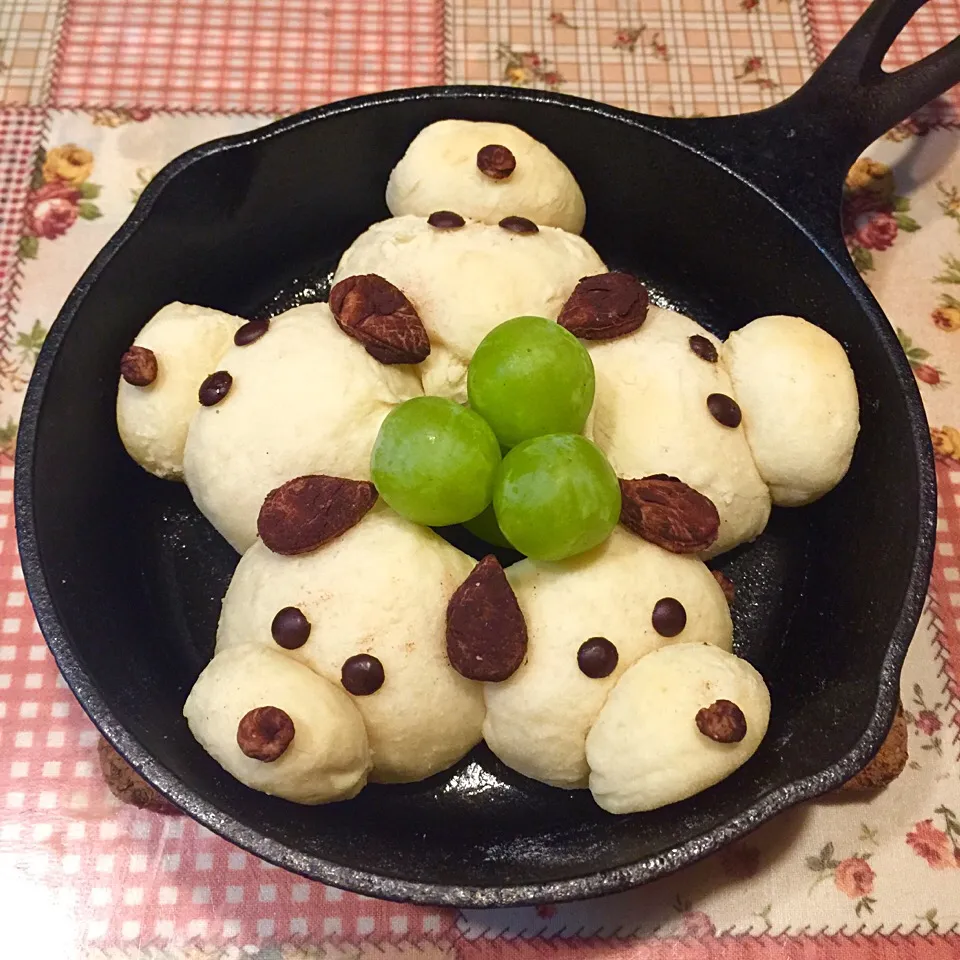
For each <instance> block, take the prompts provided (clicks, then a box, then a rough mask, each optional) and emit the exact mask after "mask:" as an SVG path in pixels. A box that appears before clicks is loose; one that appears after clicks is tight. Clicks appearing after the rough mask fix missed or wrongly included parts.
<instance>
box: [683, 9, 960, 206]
mask: <svg viewBox="0 0 960 960" xmlns="http://www.w3.org/2000/svg"><path fill="white" fill-rule="evenodd" d="M925 2H926V0H874V3H872V4H871V5H870V6H869V7H868V8H867V10H866V11H865V12H864V14H863V16H861V17H860V19H859V20H858V21H857V22H856V23H855V24H854V25H853V27H851V29H850V31H849V32H848V33H847V34H846V36H844V38H843V39H842V40H841V41H840V43H838V44H837V46H836V48H835V49H834V50H833V52H832V53H831V54H830V56H828V57H827V58H826V60H824V62H823V63H822V64H821V65H820V67H819V68H818V69H817V70H816V71H815V72H814V74H813V76H811V77H810V79H809V80H808V81H807V82H806V83H805V84H804V85H803V86H802V87H801V88H800V89H799V90H798V91H797V92H796V93H794V94H793V95H792V96H791V97H789V98H787V99H786V100H784V101H783V102H782V103H780V104H777V105H776V106H775V107H771V108H769V109H766V110H761V111H758V112H756V113H750V114H743V115H741V116H739V117H728V118H717V119H716V120H712V121H711V120H705V121H699V122H695V123H697V127H698V129H697V131H696V132H694V131H689V132H694V136H693V137H690V136H689V132H688V134H687V135H686V136H684V137H683V139H685V140H687V141H688V142H689V141H690V140H693V141H694V143H695V144H696V146H698V147H699V148H700V149H701V150H702V151H703V152H704V153H706V154H709V155H711V156H713V157H715V158H716V159H717V160H720V161H721V162H722V163H724V164H725V165H726V166H729V167H730V168H731V169H733V170H734V171H735V172H736V173H738V174H740V175H741V176H743V177H744V179H747V180H750V181H751V182H753V183H754V184H755V185H756V186H758V187H760V189H761V190H763V191H764V192H765V193H767V194H768V195H770V196H771V197H772V198H773V199H775V200H776V201H777V202H779V203H780V204H781V205H782V206H783V207H785V208H786V209H787V210H789V211H790V212H793V213H795V214H798V215H800V216H802V217H803V219H804V220H805V221H807V222H810V219H811V214H814V213H820V214H821V215H823V216H829V217H830V218H831V219H832V223H833V224H834V225H835V222H836V217H837V208H838V194H839V190H840V188H841V185H842V183H843V178H844V177H845V176H846V173H847V171H848V170H849V169H850V167H851V166H852V165H853V163H854V161H855V160H856V158H857V156H858V155H859V154H860V153H861V152H862V151H863V150H864V149H866V148H867V147H868V146H869V145H870V144H871V143H872V142H873V141H874V140H876V139H877V138H878V137H880V136H882V135H883V134H884V133H885V132H886V131H887V130H889V129H890V128H891V127H893V126H895V125H896V124H897V123H899V122H900V121H902V120H905V119H906V118H907V117H909V116H910V114H912V113H914V112H915V111H916V110H918V109H920V107H922V106H923V105H924V104H926V103H928V102H929V101H930V100H933V99H934V98H935V97H938V96H939V95H940V94H942V93H945V92H946V91H947V90H949V89H950V87H952V86H953V85H954V84H956V83H960V37H957V38H955V39H953V40H951V41H950V43H948V44H947V45H946V46H945V47H942V48H941V49H940V50H938V51H936V52H935V53H932V54H930V55H929V56H927V57H925V58H924V59H923V60H920V61H918V62H917V63H914V64H912V65H911V66H909V67H904V68H903V69H901V70H897V71H896V72H894V73H888V72H887V71H885V70H884V69H883V68H882V66H881V64H882V62H883V58H884V55H885V54H886V52H887V51H888V50H889V49H890V46H891V45H892V44H893V41H894V40H895V39H896V38H897V36H898V35H899V33H900V31H901V30H903V28H904V27H905V26H906V25H907V23H908V22H909V20H910V18H911V17H912V16H913V14H914V13H916V11H917V10H918V9H919V8H920V7H921V6H923V4H924V3H925Z"/></svg>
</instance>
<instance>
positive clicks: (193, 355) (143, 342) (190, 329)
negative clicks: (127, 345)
mask: <svg viewBox="0 0 960 960" xmlns="http://www.w3.org/2000/svg"><path fill="white" fill-rule="evenodd" d="M243 323H244V321H243V320H241V319H240V318H239V317H234V316H231V315H230V314H229V313H221V312H220V311H219V310H211V309H209V308H208V307H196V306H193V305H192V304H189V303H168V304H167V305H166V306H165V307H164V308H163V309H162V310H159V311H158V312H157V313H155V314H154V315H153V317H152V318H151V319H150V320H148V321H147V323H146V325H145V326H144V328H143V329H142V330H141V331H140V333H139V334H138V335H137V338H136V340H134V341H133V345H134V346H135V347H144V348H146V349H148V350H150V351H152V352H153V354H154V356H155V357H156V360H157V378H156V380H154V381H153V383H151V384H150V385H149V386H145V387H135V386H133V385H132V384H129V383H127V381H126V380H124V379H123V378H122V377H121V378H120V386H119V388H118V389H117V428H118V430H119V431H120V439H121V440H122V441H123V445H124V446H125V447H126V448H127V453H129V454H130V456H131V457H133V459H134V460H136V461H137V463H139V464H140V466H141V467H143V468H144V470H148V471H149V472H150V473H152V474H154V475H155V476H158V477H163V478H164V479H167V480H182V479H183V445H184V443H185V442H186V439H187V428H188V427H189V426H190V420H191V418H192V417H193V415H194V414H195V413H196V412H197V409H198V408H199V406H200V405H199V403H198V402H197V390H198V388H199V386H200V384H201V383H202V382H203V379H204V378H205V377H206V376H207V374H208V373H210V372H211V371H212V370H215V369H216V364H217V361H218V360H219V359H220V357H221V356H222V355H223V354H224V353H225V352H226V351H227V349H228V348H229V347H230V346H231V345H232V344H233V335H234V333H235V332H236V331H237V328H238V327H240V325H241V324H243Z"/></svg>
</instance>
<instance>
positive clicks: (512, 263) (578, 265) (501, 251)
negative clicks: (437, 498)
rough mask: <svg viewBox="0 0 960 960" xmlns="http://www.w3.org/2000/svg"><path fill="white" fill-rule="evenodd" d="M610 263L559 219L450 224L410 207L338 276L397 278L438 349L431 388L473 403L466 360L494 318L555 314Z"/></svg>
mask: <svg viewBox="0 0 960 960" xmlns="http://www.w3.org/2000/svg"><path fill="white" fill-rule="evenodd" d="M606 272H607V268H606V267H605V266H604V265H603V261H602V260H601V259H600V257H599V256H597V254H596V252H595V251H594V249H593V247H591V246H590V244H589V243H587V242H586V240H582V239H581V238H580V237H577V236H574V235H573V234H572V233H565V232H564V231H563V230H557V229H555V228H553V227H541V228H540V230H539V231H538V232H536V233H530V234H518V233H512V232H511V231H509V230H505V229H504V228H503V227H498V226H488V225H487V224H484V223H477V222H475V221H468V222H467V223H465V224H464V225H463V226H462V227H457V228H454V229H441V228H437V227H431V226H430V225H429V224H428V223H427V221H426V220H424V219H422V218H420V217H412V216H408V217H396V218H394V219H393V220H384V221H382V222H381V223H375V224H374V225H373V226H372V227H370V229H369V230H367V231H366V233H363V234H361V235H360V236H359V237H358V238H357V239H356V240H355V241H354V242H353V243H352V244H351V246H350V248H349V249H348V250H347V252H346V253H345V254H344V255H343V257H342V258H341V260H340V263H339V265H338V266H337V271H336V273H335V274H334V277H333V282H334V283H339V282H340V281H341V280H343V279H344V278H346V277H351V276H356V275H359V274H366V273H375V274H378V275H379V276H381V277H383V278H384V279H386V280H389V281H390V282H391V283H392V284H393V285H394V286H396V287H398V288H399V289H400V290H401V291H402V292H403V293H404V294H405V295H406V297H407V298H408V299H409V300H410V302H411V303H412V304H413V305H414V307H415V308H416V310H417V313H418V314H419V315H420V319H421V320H422V321H423V325H424V327H425V328H426V330H427V334H428V336H429V338H430V356H429V357H427V359H426V360H424V361H423V363H420V364H418V365H417V370H418V371H419V372H420V374H421V376H422V378H423V389H424V392H425V393H427V394H435V395H437V396H441V397H449V398H451V399H453V400H456V401H457V402H458V403H466V400H467V366H468V364H469V363H470V360H471V358H472V357H473V353H474V351H475V350H476V349H477V346H478V345H479V344H480V341H481V340H482V339H483V338H484V337H485V336H486V335H487V334H488V333H489V332H490V331H491V330H492V329H493V328H494V327H496V326H499V325H500V324H501V323H503V322H505V321H506V320H510V319H512V318H513V317H520V316H527V315H533V316H537V317H546V318H547V319H549V320H556V318H557V317H558V316H559V315H560V311H561V309H562V308H563V305H564V303H565V302H566V300H567V297H569V296H570V294H571V293H572V292H573V288H574V287H575V286H576V285H577V283H578V282H579V280H580V278H581V277H585V276H592V275H595V274H598V273H606Z"/></svg>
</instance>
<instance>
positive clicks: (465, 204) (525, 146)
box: [387, 120, 586, 233]
mask: <svg viewBox="0 0 960 960" xmlns="http://www.w3.org/2000/svg"><path fill="white" fill-rule="evenodd" d="M490 145H497V146H501V147H506V148H507V149H508V150H509V151H510V153H511V154H512V155H513V162H514V163H515V166H514V168H513V170H512V171H510V172H509V173H508V172H507V171H508V170H509V162H510V161H509V157H506V158H504V157H503V156H502V155H501V157H500V163H499V164H489V163H487V162H485V160H486V156H487V155H486V154H484V155H483V156H481V157H480V158H479V162H478V154H479V152H480V151H481V150H482V149H483V148H484V147H487V146H490ZM504 159H506V165H504V162H503V161H504ZM481 166H483V167H485V168H486V169H487V170H488V171H489V173H488V174H485V173H483V172H482V170H481ZM387 206H388V207H389V208H390V212H391V213H392V214H393V215H394V216H395V217H400V216H403V215H404V214H408V213H412V214H416V215H417V216H420V217H428V216H430V214H431V213H434V212H435V211H437V210H451V211H453V212H454V213H459V214H460V216H462V217H469V218H470V219H471V220H482V221H483V222H484V223H498V222H499V221H500V220H502V219H503V218H504V217H511V216H514V217H526V218H527V219H529V220H533V222H534V223H539V224H542V225H544V226H550V227H560V228H561V229H563V230H568V231H570V232H571V233H579V232H580V231H581V230H582V229H583V221H584V218H585V216H586V208H585V205H584V201H583V194H582V193H581V192H580V187H579V186H577V181H576V180H574V178H573V174H572V173H570V171H569V170H568V169H567V167H566V165H565V164H564V163H563V162H562V161H560V160H559V159H558V158H557V157H556V156H554V154H553V153H551V151H550V150H548V149H547V148H546V147H545V146H544V145H543V144H542V143H540V142H539V141H537V140H534V139H533V137H531V136H530V135H529V134H527V133H524V132H523V131H522V130H520V129H518V128H517V127H514V126H511V125H510V124H507V123H479V122H474V121H470V120H440V121H439V122H437V123H432V124H430V126H429V127H425V128H424V129H423V130H421V131H420V133H418V134H417V136H416V137H415V138H414V139H413V142H412V143H411V144H410V146H409V147H407V152H406V153H405V154H404V155H403V157H402V158H401V160H400V162H399V163H398V164H397V165H396V167H394V168H393V172H392V173H391V174H390V180H389V181H388V183H387Z"/></svg>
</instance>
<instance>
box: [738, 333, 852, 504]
mask: <svg viewBox="0 0 960 960" xmlns="http://www.w3.org/2000/svg"><path fill="white" fill-rule="evenodd" d="M722 362H723V364H724V366H725V367H726V368H727V370H728V372H729V373H730V379H731V380H732V381H733V389H734V391H735V393H736V397H737V401H738V402H739V404H740V407H741V409H742V410H743V428H744V431H745V432H746V435H747V440H748V441H749V443H750V448H751V450H753V458H754V460H755V461H756V464H757V469H758V470H759V471H760V476H761V477H763V479H764V480H765V481H766V483H767V485H768V486H769V488H770V493H771V495H772V497H773V502H774V503H776V504H778V505H779V506H782V507H801V506H803V505H804V504H807V503H812V502H813V501H814V500H817V499H818V498H819V497H822V496H823V495H824V494H825V493H827V492H828V491H829V490H832V489H833V488H834V487H835V486H836V485H837V484H838V483H839V482H840V481H841V480H842V479H843V477H844V474H846V472H847V468H848V467H849V466H850V460H851V458H852V457H853V447H854V444H855V443H856V441H857V434H858V433H859V431H860V419H859V416H860V403H859V400H858V398H857V384H856V382H855V380H854V378H853V370H852V369H851V368H850V361H849V360H847V355H846V353H845V352H844V350H843V347H842V346H841V345H840V344H839V342H838V341H837V340H835V339H834V338H833V337H831V336H830V334H829V333H827V332H826V331H825V330H821V329H820V328H819V327H817V326H814V325H813V324H812V323H809V322H808V321H806V320H803V319H801V318H800V317H780V316H778V317H760V318H759V319H758V320H754V321H752V322H751V323H748V324H747V325H746V326H745V327H743V328H742V329H741V330H736V331H734V332H733V333H731V334H730V338H729V339H728V340H727V342H726V343H725V344H724V345H723V356H722Z"/></svg>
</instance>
